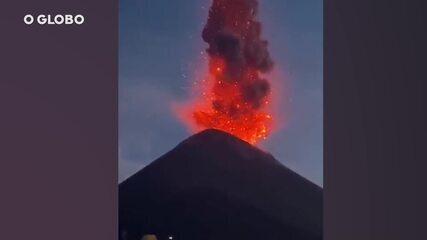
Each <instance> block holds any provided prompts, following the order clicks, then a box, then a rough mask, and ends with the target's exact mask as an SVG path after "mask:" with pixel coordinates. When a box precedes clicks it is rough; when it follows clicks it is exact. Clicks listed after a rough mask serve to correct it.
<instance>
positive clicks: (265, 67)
mask: <svg viewBox="0 0 427 240" xmlns="http://www.w3.org/2000/svg"><path fill="white" fill-rule="evenodd" d="M257 10H258V2H257V0H213V3H212V6H211V7H210V10H209V16H208V20H207V23H206V25H205V27H204V29H203V33H202V38H203V40H204V41H205V42H206V43H207V44H208V48H207V49H206V53H207V56H208V72H206V73H205V75H206V77H205V78H203V79H202V80H201V85H202V88H201V89H200V97H198V98H197V99H195V100H194V101H192V102H191V104H189V105H188V106H186V107H185V110H184V111H185V112H186V113H190V114H185V115H186V116H188V117H186V118H185V122H186V123H187V124H188V125H189V126H192V128H193V129H194V128H195V129H194V130H202V129H205V128H215V129H219V130H223V131H226V132H229V133H231V134H233V135H235V136H237V137H239V138H241V139H243V140H245V141H247V142H250V143H252V144H255V143H257V142H258V141H259V140H261V139H265V138H266V137H267V136H268V135H269V133H270V132H271V128H272V121H273V116H272V114H271V113H270V112H269V104H270V101H271V88H270V83H269V81H268V80H267V79H265V78H263V77H262V76H261V75H262V74H264V73H267V72H269V71H271V70H272V68H273V61H272V59H271V58H270V54H269V52H268V42H267V41H266V40H264V39H262V38H261V23H260V22H259V21H258V20H257V19H256V16H257Z"/></svg>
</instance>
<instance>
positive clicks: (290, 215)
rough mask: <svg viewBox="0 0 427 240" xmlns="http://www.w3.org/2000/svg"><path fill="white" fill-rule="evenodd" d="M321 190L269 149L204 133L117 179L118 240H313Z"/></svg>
mask: <svg viewBox="0 0 427 240" xmlns="http://www.w3.org/2000/svg"><path fill="white" fill-rule="evenodd" d="M322 193H323V191H322V189H321V188H320V187H318V186H317V185H315V184H313V183H311V182H310V181H308V180H306V179H305V178H303V177H301V176H299V175H298V174H296V173H294V172H293V171H291V170H290V169H288V168H286V167H285V166H283V165H282V164H281V163H279V162H278V161H277V160H275V159H274V158H273V157H272V156H271V155H270V154H267V153H265V152H263V151H261V150H259V149H257V148H256V147H254V146H252V145H250V144H248V143H246V142H244V141H242V140H240V139H238V138H236V137H234V136H232V135H230V134H228V133H225V132H222V131H218V130H205V131H203V132H201V133H198V134H196V135H194V136H192V137H190V138H188V139H187V140H185V141H183V142H182V143H180V144H179V145H178V146H177V147H175V148H174V149H173V150H172V151H170V152H168V153H167V154H165V155H163V156H162V157H160V158H159V159H157V160H156V161H154V162H153V163H151V164H150V165H148V166H147V167H145V168H144V169H142V170H141V171H139V172H138V173H136V174H135V175H133V176H131V177H130V178H128V179H127V180H125V181H124V182H122V183H121V184H120V187H119V228H120V229H119V231H120V239H121V240H140V239H141V237H142V236H143V235H144V234H148V233H153V234H156V235H157V239H158V240H161V239H168V238H169V237H170V236H171V237H173V239H182V240H240V239H241V240H246V239H249V240H255V239H256V240H314V239H316V240H318V239H322V218H323V216H322Z"/></svg>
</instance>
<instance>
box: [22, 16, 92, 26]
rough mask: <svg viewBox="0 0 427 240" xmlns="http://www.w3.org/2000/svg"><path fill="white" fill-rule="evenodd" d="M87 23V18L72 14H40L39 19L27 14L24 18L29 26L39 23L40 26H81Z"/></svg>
mask: <svg viewBox="0 0 427 240" xmlns="http://www.w3.org/2000/svg"><path fill="white" fill-rule="evenodd" d="M84 21H85V18H84V17H83V15H81V14H77V15H71V14H66V15H62V14H57V15H55V16H53V15H50V14H48V15H44V14H40V15H38V16H37V17H34V16H33V15H31V14H27V15H25V16H24V23H25V24H27V25H31V24H33V23H38V24H40V25H46V24H47V25H62V24H65V25H71V24H77V25H81V24H83V23H84Z"/></svg>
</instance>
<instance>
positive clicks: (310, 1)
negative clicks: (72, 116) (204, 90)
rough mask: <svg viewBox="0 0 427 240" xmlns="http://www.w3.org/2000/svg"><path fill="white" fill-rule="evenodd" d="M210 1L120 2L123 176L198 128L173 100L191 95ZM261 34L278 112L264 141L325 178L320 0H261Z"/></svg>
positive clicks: (307, 172)
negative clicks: (276, 121) (188, 124)
mask: <svg viewBox="0 0 427 240" xmlns="http://www.w3.org/2000/svg"><path fill="white" fill-rule="evenodd" d="M210 3H211V0H179V1H171V0H121V1H119V181H120V182H121V181H123V180H124V179H126V178H127V177H129V176H131V175H132V174H133V173H135V172H137V171H138V170H140V169H141V168H143V167H144V166H146V165H148V164H149V163H151V162H152V161H154V160H156V159H157V158H158V157H160V156H162V155H163V154H165V153H166V152H168V151H169V150H171V149H172V148H174V147H175V146H176V145H177V144H178V143H180V142H181V141H182V140H184V139H186V138H187V137H189V136H191V135H192V134H193V133H192V132H190V131H189V130H188V129H187V127H186V126H185V125H184V124H183V123H182V122H181V121H180V120H179V119H178V118H177V117H176V114H175V113H174V112H173V110H172V106H173V105H174V104H176V103H180V102H183V101H185V100H188V99H189V97H190V86H191V84H192V83H193V82H194V81H195V80H198V79H196V75H197V72H200V70H199V69H200V68H201V67H202V66H201V65H202V64H203V61H202V60H201V57H200V53H201V51H203V50H204V49H205V48H206V46H207V45H206V44H205V43H204V42H203V41H202V39H201V32H202V29H203V26H204V24H205V22H206V18H207V14H208V10H209V6H210ZM259 7H260V9H259V17H258V19H259V20H260V21H261V22H262V24H263V34H262V36H263V38H264V39H266V40H268V41H269V44H270V45H269V49H270V53H271V55H272V58H273V60H274V61H275V70H274V71H273V73H271V74H270V76H269V78H271V79H272V81H273V86H272V87H273V91H274V92H278V93H280V94H275V96H273V97H274V100H275V101H274V106H275V109H276V110H275V111H274V113H275V114H276V116H277V119H279V120H280V126H278V127H277V128H276V129H275V130H274V132H273V133H272V134H271V136H270V137H269V138H268V139H267V140H265V141H263V142H261V143H260V144H259V147H260V148H262V149H263V150H265V151H267V152H270V153H272V154H273V156H274V157H275V158H276V159H277V160H279V161H280V162H282V163H283V164H284V165H285V166H287V167H289V168H290V169H292V170H294V171H296V172H297V173H299V174H300V175H302V176H304V177H305V178H307V179H309V180H311V181H313V182H314V183H316V184H318V185H320V186H322V185H323V21H322V20H323V15H322V14H323V3H322V1H321V0H259Z"/></svg>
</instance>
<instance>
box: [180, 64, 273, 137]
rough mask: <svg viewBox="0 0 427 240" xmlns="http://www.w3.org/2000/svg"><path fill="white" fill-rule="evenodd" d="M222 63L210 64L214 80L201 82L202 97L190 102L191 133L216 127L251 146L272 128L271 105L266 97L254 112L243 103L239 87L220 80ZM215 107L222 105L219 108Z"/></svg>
mask: <svg viewBox="0 0 427 240" xmlns="http://www.w3.org/2000/svg"><path fill="white" fill-rule="evenodd" d="M221 69H222V66H221V61H218V60H212V61H210V74H211V76H212V75H213V77H210V78H207V79H208V81H206V79H205V80H204V81H202V82H201V84H202V87H201V95H202V96H201V97H200V98H199V99H197V100H196V101H195V102H193V103H192V106H190V108H191V112H192V113H191V115H192V119H187V121H194V123H195V126H194V124H193V128H194V130H202V129H205V128H215V129H219V130H222V131H225V132H228V133H231V134H233V135H235V136H237V137H239V138H241V139H243V140H245V141H247V142H249V143H251V144H255V143H257V142H258V141H259V140H261V139H266V138H267V136H268V135H269V133H270V131H271V127H272V120H273V119H272V115H271V113H269V112H268V105H269V103H270V101H269V97H268V96H266V97H265V98H264V99H263V101H262V102H261V106H258V108H256V109H254V108H253V106H252V105H251V104H249V103H248V102H246V101H245V99H244V97H243V96H242V94H241V91H239V89H238V88H239V87H240V86H239V85H238V84H235V83H233V81H231V82H230V81H223V80H221V74H222V73H221ZM215 104H221V105H223V106H221V107H220V108H218V107H215Z"/></svg>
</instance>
